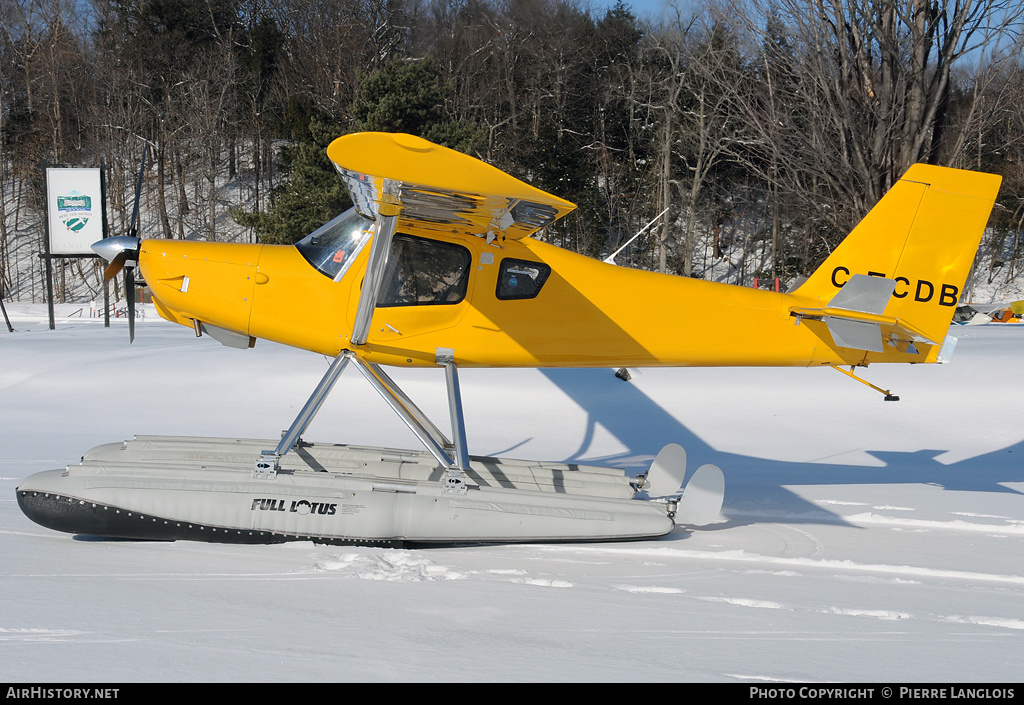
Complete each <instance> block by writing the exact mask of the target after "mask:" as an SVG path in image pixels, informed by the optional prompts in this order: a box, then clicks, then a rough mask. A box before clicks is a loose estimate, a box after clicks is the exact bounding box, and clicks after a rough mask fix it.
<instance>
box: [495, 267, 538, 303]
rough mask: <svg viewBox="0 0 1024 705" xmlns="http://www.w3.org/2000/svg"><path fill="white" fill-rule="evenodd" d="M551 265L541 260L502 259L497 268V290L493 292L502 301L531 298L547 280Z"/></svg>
mask: <svg viewBox="0 0 1024 705" xmlns="http://www.w3.org/2000/svg"><path fill="white" fill-rule="evenodd" d="M549 274H551V267H549V266H548V265H546V264H543V263H541V262H530V261H527V260H522V259H503V260H502V261H501V267H500V269H499V270H498V290H497V291H496V292H495V294H496V295H497V297H498V298H499V299H501V300H502V301H513V300H516V299H532V298H534V297H535V296H537V294H539V293H540V288H541V287H542V286H544V282H546V281H547V280H548V275H549Z"/></svg>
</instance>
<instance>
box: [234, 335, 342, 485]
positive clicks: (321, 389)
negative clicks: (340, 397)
mask: <svg viewBox="0 0 1024 705" xmlns="http://www.w3.org/2000/svg"><path fill="white" fill-rule="evenodd" d="M351 359H352V353H351V352H350V351H348V350H345V351H343V352H341V353H340V354H339V355H338V356H337V357H336V358H334V360H333V361H332V362H331V366H330V367H328V368H327V372H326V374H324V376H323V378H322V379H321V380H320V383H319V384H318V385H316V389H314V390H313V393H312V394H311V395H310V396H309V399H307V400H306V404H305V406H303V407H302V410H301V411H299V415H298V416H296V417H295V420H294V421H292V425H291V426H289V427H288V430H287V431H285V432H284V435H283V436H281V442H280V443H278V444H277V448H275V449H274V450H265V451H263V452H262V453H260V459H259V460H257V461H256V467H254V468H253V471H252V476H253V477H255V478H259V479H273V478H274V477H276V476H277V471H278V470H279V469H280V467H281V458H282V457H284V455H285V454H286V453H288V451H289V450H291V449H292V447H293V446H294V445H295V444H296V443H297V442H298V440H299V437H300V436H301V435H302V434H303V432H304V431H305V430H306V428H307V427H308V426H309V424H310V422H311V421H312V420H313V417H314V416H316V412H318V411H319V410H320V406H321V405H322V404H323V403H324V400H325V399H327V396H328V395H329V394H330V393H331V390H332V389H333V388H334V383H335V382H337V381H338V378H339V377H340V376H341V373H342V371H343V370H344V369H345V367H346V366H347V365H348V362H349V360H351Z"/></svg>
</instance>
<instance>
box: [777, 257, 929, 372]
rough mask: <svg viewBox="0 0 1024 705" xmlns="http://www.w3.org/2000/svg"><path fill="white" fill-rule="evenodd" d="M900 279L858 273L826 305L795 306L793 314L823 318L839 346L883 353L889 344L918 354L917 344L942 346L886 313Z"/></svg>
mask: <svg viewBox="0 0 1024 705" xmlns="http://www.w3.org/2000/svg"><path fill="white" fill-rule="evenodd" d="M895 288H896V280H894V279H886V278H884V277H874V276H869V275H866V274H855V275H853V276H852V277H850V280H849V281H848V282H847V283H846V284H845V285H844V286H843V288H842V289H840V290H839V292H838V293H837V294H836V295H835V296H833V297H832V300H831V301H829V302H828V305H827V306H825V307H823V308H806V307H799V306H794V307H792V308H790V309H789V312H790V315H792V316H796V317H797V318H807V319H810V320H815V321H822V322H824V323H825V325H826V326H828V332H829V335H831V336H832V341H833V342H834V343H835V344H836V345H837V346H839V347H842V348H852V349H854V350H866V351H869V352H883V351H884V350H885V344H886V343H888V344H889V345H891V346H893V347H895V348H900V347H901V345H902V346H904V347H903V351H908V352H912V353H915V352H916V348H914V343H927V344H928V345H938V343H937V342H936V341H934V340H931V339H930V338H928V336H926V335H925V334H924V333H923V332H922V331H920V330H918V329H917V328H916V327H914V326H912V325H910V324H909V323H907V322H906V321H903V320H900V319H899V318H896V317H894V316H886V315H884V313H883V312H884V311H885V308H886V306H887V305H888V303H889V300H890V299H891V298H892V294H893V291H894V290H895Z"/></svg>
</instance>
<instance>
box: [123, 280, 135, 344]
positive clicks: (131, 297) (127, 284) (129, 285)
mask: <svg viewBox="0 0 1024 705" xmlns="http://www.w3.org/2000/svg"><path fill="white" fill-rule="evenodd" d="M124 294H125V297H126V298H127V299H128V344H129V345H131V344H132V343H134V342H135V267H125V270H124Z"/></svg>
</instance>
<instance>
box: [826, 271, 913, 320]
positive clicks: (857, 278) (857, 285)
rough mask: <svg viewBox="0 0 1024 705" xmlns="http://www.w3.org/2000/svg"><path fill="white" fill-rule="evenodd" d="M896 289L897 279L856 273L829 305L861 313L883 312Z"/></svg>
mask: <svg viewBox="0 0 1024 705" xmlns="http://www.w3.org/2000/svg"><path fill="white" fill-rule="evenodd" d="M895 289H896V280H895V279H885V278H884V277H872V276H868V275H867V274H854V275H853V276H852V277H850V281H848V282H846V284H844V285H843V288H842V289H840V290H839V293H838V294H836V295H835V296H833V297H832V300H831V301H829V302H828V305H829V306H830V307H831V308H842V309H846V310H848V311H860V312H861V313H883V312H884V311H885V307H886V305H887V304H888V303H889V298H890V297H891V296H892V292H893V291H894V290H895Z"/></svg>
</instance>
